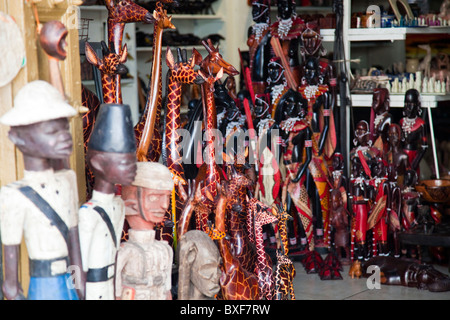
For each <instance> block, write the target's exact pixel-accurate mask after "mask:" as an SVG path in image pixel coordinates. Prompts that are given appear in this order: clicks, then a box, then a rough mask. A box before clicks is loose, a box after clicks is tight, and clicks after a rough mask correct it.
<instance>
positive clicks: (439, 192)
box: [416, 179, 450, 203]
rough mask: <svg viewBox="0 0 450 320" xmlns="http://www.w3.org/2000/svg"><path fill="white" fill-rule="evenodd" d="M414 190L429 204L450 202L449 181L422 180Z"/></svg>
mask: <svg viewBox="0 0 450 320" xmlns="http://www.w3.org/2000/svg"><path fill="white" fill-rule="evenodd" d="M416 190H417V191H418V192H420V193H421V194H422V196H423V199H424V200H426V201H429V202H438V203H443V202H448V201H449V200H450V180H445V179H434V180H422V181H420V182H419V184H418V185H416Z"/></svg>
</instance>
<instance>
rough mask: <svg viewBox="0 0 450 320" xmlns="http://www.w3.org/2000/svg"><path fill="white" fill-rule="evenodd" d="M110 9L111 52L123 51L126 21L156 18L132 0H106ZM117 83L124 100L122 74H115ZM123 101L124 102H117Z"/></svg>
mask: <svg viewBox="0 0 450 320" xmlns="http://www.w3.org/2000/svg"><path fill="white" fill-rule="evenodd" d="M105 6H106V8H107V9H108V21H107V23H108V47H109V50H110V52H116V53H119V52H122V51H123V48H122V39H123V31H124V29H125V24H126V23H131V22H144V23H153V20H154V18H153V17H152V15H151V13H150V12H148V10H147V9H144V8H142V7H141V6H139V5H137V4H135V3H134V2H133V1H132V0H121V1H117V0H105ZM114 78H115V79H114V82H115V83H116V90H117V93H116V94H117V97H118V99H119V100H120V101H121V100H122V92H121V90H120V81H121V75H120V74H115V75H114ZM116 103H122V102H116Z"/></svg>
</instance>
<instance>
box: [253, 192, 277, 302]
mask: <svg viewBox="0 0 450 320" xmlns="http://www.w3.org/2000/svg"><path fill="white" fill-rule="evenodd" d="M249 210H253V211H254V219H255V220H254V229H255V244H256V254H257V259H256V269H255V273H256V275H257V276H258V285H259V291H260V292H259V294H260V296H261V298H264V299H265V300H272V298H273V293H274V287H275V281H274V276H273V269H272V260H271V259H270V257H269V256H268V254H267V253H266V251H265V250H264V239H263V232H262V226H263V225H266V224H269V223H276V222H277V217H276V216H274V215H273V214H272V211H271V210H270V208H268V207H266V206H265V205H264V203H263V202H261V201H259V200H257V201H255V202H253V203H252V206H251V207H249Z"/></svg>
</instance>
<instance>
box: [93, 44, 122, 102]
mask: <svg viewBox="0 0 450 320" xmlns="http://www.w3.org/2000/svg"><path fill="white" fill-rule="evenodd" d="M101 44H102V50H103V58H102V59H100V58H99V57H98V56H97V54H96V53H95V51H94V49H92V47H91V45H90V44H89V43H88V42H86V59H87V60H88V61H89V63H91V64H92V65H94V66H95V67H97V68H98V69H99V70H100V73H101V75H102V91H103V103H119V104H121V103H122V97H121V95H120V92H121V84H120V79H119V81H118V78H117V77H116V75H118V74H119V73H120V72H121V71H123V70H124V67H123V64H124V63H125V62H126V61H127V54H128V50H127V46H126V45H124V47H123V50H122V51H121V52H120V53H119V54H116V53H115V52H111V51H110V50H109V49H108V47H107V46H106V44H105V42H103V41H102V42H101Z"/></svg>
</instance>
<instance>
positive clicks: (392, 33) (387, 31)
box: [348, 27, 450, 41]
mask: <svg viewBox="0 0 450 320" xmlns="http://www.w3.org/2000/svg"><path fill="white" fill-rule="evenodd" d="M449 33H450V27H417V28H413V27H412V28H400V27H399V28H396V27H393V28H352V29H349V31H348V40H349V41H396V40H405V39H406V36H407V35H408V34H422V35H425V34H449Z"/></svg>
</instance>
